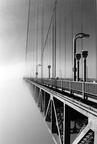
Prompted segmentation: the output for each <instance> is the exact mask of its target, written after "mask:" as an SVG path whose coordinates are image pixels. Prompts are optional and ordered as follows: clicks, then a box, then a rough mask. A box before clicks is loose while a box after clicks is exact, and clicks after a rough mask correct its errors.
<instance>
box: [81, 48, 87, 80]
mask: <svg viewBox="0 0 97 144" xmlns="http://www.w3.org/2000/svg"><path fill="white" fill-rule="evenodd" d="M82 56H83V81H84V82H86V58H87V56H88V51H84V50H82Z"/></svg>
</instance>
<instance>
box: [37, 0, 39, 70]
mask: <svg viewBox="0 0 97 144" xmlns="http://www.w3.org/2000/svg"><path fill="white" fill-rule="evenodd" d="M36 7H37V8H36V72H37V64H38V18H39V0H37V2H36Z"/></svg>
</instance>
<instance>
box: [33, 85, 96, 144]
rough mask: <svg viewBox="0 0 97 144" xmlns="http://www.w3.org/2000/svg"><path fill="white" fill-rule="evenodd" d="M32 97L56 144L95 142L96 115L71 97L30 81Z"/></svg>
mask: <svg viewBox="0 0 97 144" xmlns="http://www.w3.org/2000/svg"><path fill="white" fill-rule="evenodd" d="M31 85H32V87H33V90H34V92H33V93H34V95H35V96H34V99H35V101H36V103H37V105H38V107H39V109H40V112H41V113H42V116H43V117H44V120H45V122H46V125H47V127H48V130H49V132H50V133H51V135H52V137H53V139H54V141H55V143H56V144H97V116H95V115H94V114H91V113H92V112H91V110H92V109H89V108H88V109H87V108H86V105H85V107H84V105H83V106H81V103H80V102H78V103H77V102H75V101H74V100H73V101H72V100H71V98H69V99H68V98H67V97H66V99H65V98H63V95H61V94H57V93H56V92H54V91H52V90H50V89H48V88H46V87H45V86H40V85H38V84H36V83H31Z"/></svg>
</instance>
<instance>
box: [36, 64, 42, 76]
mask: <svg viewBox="0 0 97 144" xmlns="http://www.w3.org/2000/svg"><path fill="white" fill-rule="evenodd" d="M38 66H41V64H38V65H37V66H36V78H37V77H38Z"/></svg>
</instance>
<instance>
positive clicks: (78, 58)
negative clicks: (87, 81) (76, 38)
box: [75, 53, 81, 81]
mask: <svg viewBox="0 0 97 144" xmlns="http://www.w3.org/2000/svg"><path fill="white" fill-rule="evenodd" d="M75 57H76V59H77V81H79V60H80V58H81V54H80V53H76V55H75Z"/></svg>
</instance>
